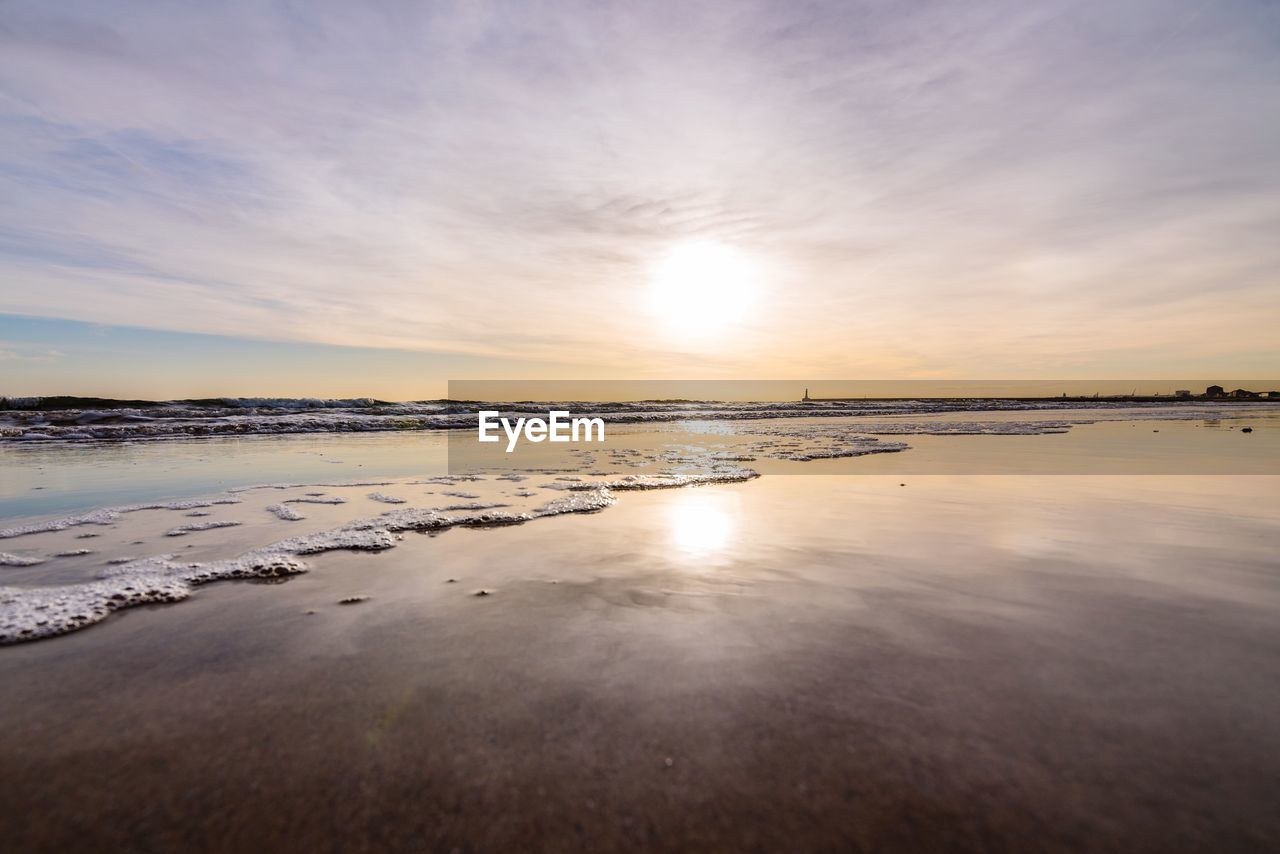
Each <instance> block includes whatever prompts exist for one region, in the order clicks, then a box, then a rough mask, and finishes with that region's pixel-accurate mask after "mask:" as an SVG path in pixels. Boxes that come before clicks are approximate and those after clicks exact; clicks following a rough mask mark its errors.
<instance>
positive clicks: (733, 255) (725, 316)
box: [649, 240, 759, 335]
mask: <svg viewBox="0 0 1280 854" xmlns="http://www.w3.org/2000/svg"><path fill="white" fill-rule="evenodd" d="M758 278H759V271H758V269H757V265H756V264H755V263H754V262H753V261H752V259H751V258H750V257H749V256H748V255H746V254H745V253H744V252H742V251H741V250H740V249H737V248H736V247H733V246H730V245H728V244H725V243H719V242H716V241H709V240H696V241H689V242H687V243H681V244H678V245H676V246H673V247H671V248H670V249H669V250H667V252H666V254H665V255H663V256H662V257H661V258H660V259H658V261H657V262H656V263H655V264H654V265H653V271H652V280H651V286H650V291H649V298H650V309H651V310H652V312H653V313H654V315H655V316H657V317H658V318H660V319H661V320H662V321H663V323H664V324H666V325H667V326H668V327H669V328H670V329H672V330H673V331H675V332H678V333H680V334H684V335H699V334H709V333H714V332H720V331H723V330H725V329H727V328H728V327H730V326H732V325H734V324H735V323H738V322H740V321H741V320H742V319H743V318H744V317H745V316H746V313H747V309H748V308H749V307H750V305H751V303H752V302H753V301H754V299H755V295H756V289H757V287H758Z"/></svg>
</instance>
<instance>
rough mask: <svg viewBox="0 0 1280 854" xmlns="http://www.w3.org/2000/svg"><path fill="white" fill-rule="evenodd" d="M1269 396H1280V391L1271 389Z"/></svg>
mask: <svg viewBox="0 0 1280 854" xmlns="http://www.w3.org/2000/svg"><path fill="white" fill-rule="evenodd" d="M1267 397H1280V391H1269V392H1267Z"/></svg>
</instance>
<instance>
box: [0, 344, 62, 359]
mask: <svg viewBox="0 0 1280 854" xmlns="http://www.w3.org/2000/svg"><path fill="white" fill-rule="evenodd" d="M64 356H65V354H64V353H62V352H61V351H59V350H55V349H53V348H52V347H41V346H38V345H32V344H23V343H18V342H14V341H0V362H52V361H53V360H55V359H61V358H63V357H64Z"/></svg>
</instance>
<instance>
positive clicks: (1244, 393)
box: [1231, 388, 1262, 397]
mask: <svg viewBox="0 0 1280 854" xmlns="http://www.w3.org/2000/svg"><path fill="white" fill-rule="evenodd" d="M1231 397H1262V395H1261V394H1260V393H1259V392H1256V391H1249V390H1248V389H1247V388H1238V389H1236V390H1235V391H1233V392H1231Z"/></svg>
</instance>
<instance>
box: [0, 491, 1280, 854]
mask: <svg viewBox="0 0 1280 854" xmlns="http://www.w3.org/2000/svg"><path fill="white" fill-rule="evenodd" d="M903 482H905V483H906V485H905V486H900V485H899V484H900V483H903ZM295 524H302V523H295ZM229 532H231V533H234V534H235V535H236V536H246V537H247V536H249V533H246V532H243V531H241V530H240V529H229ZM1277 533H1280V479H1277V478H1274V477H1175V476H1157V477H1136V476H1133V477H1129V476H1126V477H1061V476H1059V477H977V476H973V477H934V476H917V475H912V476H909V477H905V478H904V477H900V476H894V477H883V476H876V477H804V476H796V477H781V476H779V477H765V478H762V479H760V480H757V481H753V482H750V483H744V484H736V485H724V486H712V487H700V488H695V489H683V490H673V491H664V492H651V493H629V494H627V495H625V496H624V497H623V500H621V501H620V502H619V503H618V505H617V506H615V507H613V508H610V509H609V510H607V511H605V512H604V513H600V514H598V515H592V516H572V517H559V518H552V519H546V520H538V521H536V522H534V523H530V524H526V525H522V526H517V527H510V528H502V529H496V530H470V529H456V530H450V531H447V532H444V533H442V534H440V535H438V536H425V535H415V534H410V535H407V536H406V539H405V540H404V541H403V542H402V543H400V544H399V545H398V546H397V547H396V548H395V549H393V550H391V551H388V552H385V553H382V554H372V555H368V554H351V553H343V552H335V553H329V554H323V555H319V556H316V557H314V558H312V559H310V562H311V563H312V565H313V568H312V572H310V573H309V574H306V575H302V576H297V577H294V578H291V579H289V580H287V581H286V582H284V583H278V584H261V583H245V582H232V583H222V584H217V585H212V586H209V587H205V588H201V589H200V590H199V592H198V594H197V595H196V596H194V597H193V598H192V599H191V600H189V601H187V602H183V603H180V604H177V605H171V606H149V607H144V608H137V609H132V610H129V611H125V612H121V613H118V614H115V615H114V616H112V617H111V618H110V619H108V620H106V621H105V622H103V623H102V624H100V625H97V626H94V627H92V628H90V629H87V630H84V631H80V632H75V633H73V634H70V635H66V636H64V637H60V638H55V639H52V640H48V641H40V642H36V643H29V644H22V645H19V646H14V647H7V648H3V649H0V684H3V685H4V686H5V690H4V698H3V701H2V702H0V830H2V832H3V836H2V837H0V838H3V839H4V845H5V848H6V849H8V850H15V851H52V850H61V849H65V848H71V847H76V848H80V849H87V850H131V851H173V850H194V851H232V850H255V849H257V850H285V851H317V850H319V851H326V850H335V851H336V850H343V851H375V850H424V851H450V850H455V849H456V850H461V851H511V850H529V849H533V850H563V851H579V850H591V851H614V850H639V849H644V850H690V849H695V850H780V849H781V850H920V849H930V850H987V851H991V850H1008V851H1014V850H1017V851H1025V850H1057V851H1068V850H1071V851H1075V850H1082V849H1089V850H1102V851H1121V850H1125V851H1134V850H1142V851H1160V850H1163V851H1167V850H1206V851H1210V850H1211V851H1240V850H1264V849H1274V848H1276V847H1277V846H1278V845H1280V818H1277V817H1276V812H1275V810H1274V805H1275V803H1277V802H1280V713H1278V712H1277V709H1280V620H1277V616H1278V615H1280V573H1278V572H1277V569H1276V567H1277V561H1276V542H1277V539H1278V538H1277ZM212 535H213V534H212V533H211V532H206V533H205V534H199V535H192V536H193V537H203V536H212ZM89 542H93V541H92V540H90V541H89ZM6 548H8V546H7V545H6ZM21 571H22V572H28V571H29V570H21ZM449 579H455V581H454V582H452V583H450V582H449ZM478 589H485V590H488V591H492V595H489V596H485V597H476V596H474V595H472V594H473V592H474V591H476V590H478ZM348 596H369V597H370V598H369V599H368V600H367V601H365V602H362V603H360V604H355V605H346V606H344V605H338V604H337V602H338V601H339V600H340V599H342V598H344V597H348ZM309 612H314V613H309Z"/></svg>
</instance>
